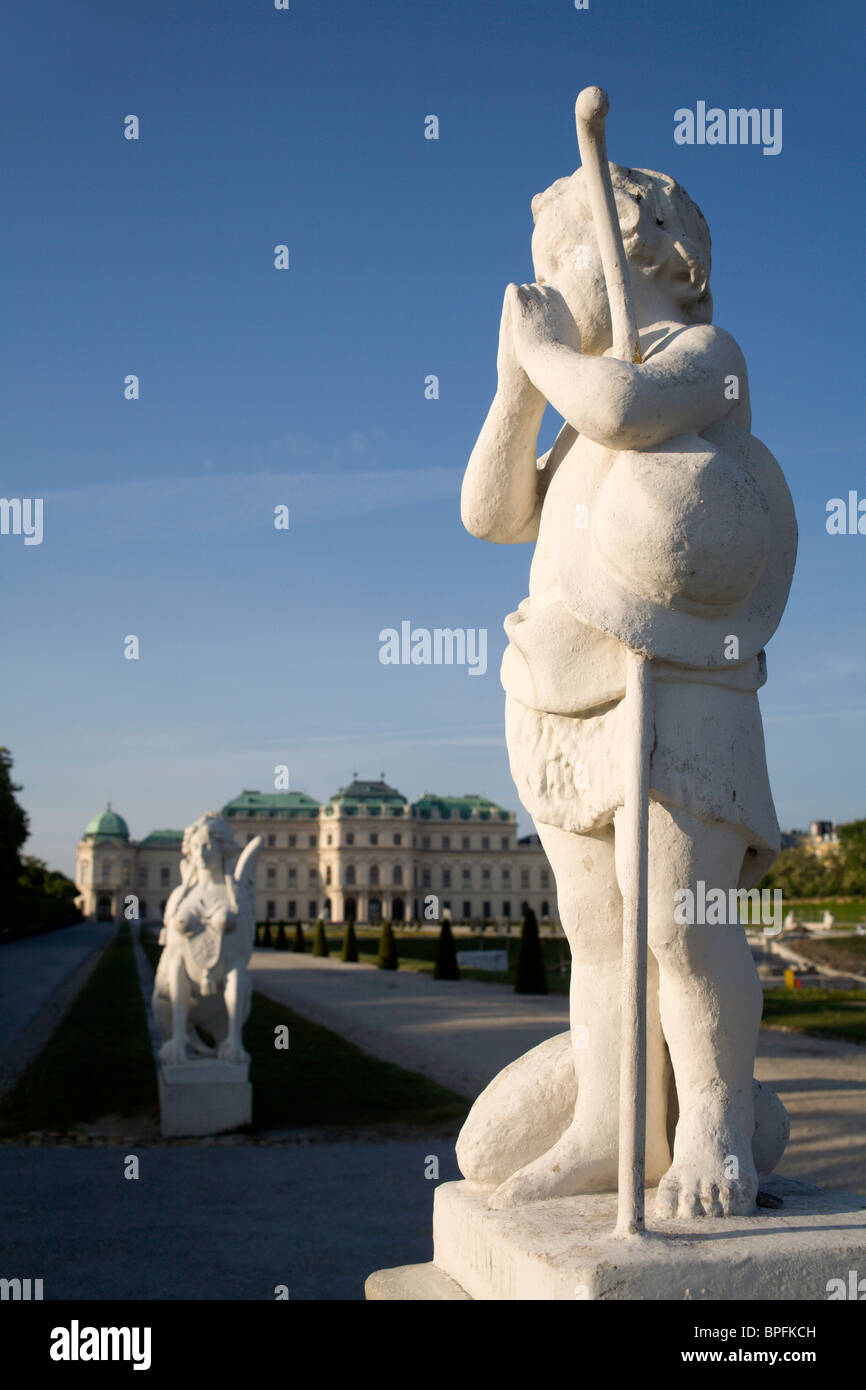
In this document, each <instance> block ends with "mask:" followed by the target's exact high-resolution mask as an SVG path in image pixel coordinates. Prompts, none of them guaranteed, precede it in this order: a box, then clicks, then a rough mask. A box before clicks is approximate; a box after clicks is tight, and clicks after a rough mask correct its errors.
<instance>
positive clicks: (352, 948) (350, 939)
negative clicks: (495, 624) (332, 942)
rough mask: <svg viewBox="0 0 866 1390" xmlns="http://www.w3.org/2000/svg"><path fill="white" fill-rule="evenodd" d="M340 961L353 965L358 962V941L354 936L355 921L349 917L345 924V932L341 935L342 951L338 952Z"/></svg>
mask: <svg viewBox="0 0 866 1390" xmlns="http://www.w3.org/2000/svg"><path fill="white" fill-rule="evenodd" d="M340 959H341V960H344V961H348V962H350V963H353V964H357V962H358V940H357V937H356V936H355V921H354V918H352V917H350V918H349V919H348V921H347V922H346V930H345V931H344V933H343V949H342V951H341V952H340Z"/></svg>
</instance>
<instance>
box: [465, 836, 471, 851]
mask: <svg viewBox="0 0 866 1390" xmlns="http://www.w3.org/2000/svg"><path fill="white" fill-rule="evenodd" d="M463 848H464V849H471V845H470V843H469V836H468V835H464V836H463Z"/></svg>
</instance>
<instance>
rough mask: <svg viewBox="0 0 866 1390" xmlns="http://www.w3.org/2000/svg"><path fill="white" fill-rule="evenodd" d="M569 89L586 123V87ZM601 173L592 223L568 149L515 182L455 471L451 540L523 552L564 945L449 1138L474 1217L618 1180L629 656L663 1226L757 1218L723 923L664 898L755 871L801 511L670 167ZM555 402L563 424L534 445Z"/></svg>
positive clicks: (750, 1001) (740, 955)
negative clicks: (540, 1027)
mask: <svg viewBox="0 0 866 1390" xmlns="http://www.w3.org/2000/svg"><path fill="white" fill-rule="evenodd" d="M588 94H589V96H590V98H591V102H590V105H592V103H593V102H594V103H595V107H594V109H593V110H590V109H589V108H587V116H586V123H587V129H588V128H589V124H588V123H589V122H590V118H592V119H597V113H598V110H599V109H601V107H600V103H599V98H600V97H603V94H599V92H598V89H588ZM585 96H587V94H586V93H585V94H583V95H582V97H581V100H583V99H584V97H585ZM580 110H581V108H580V102H579V103H578V130H579V132H580V129H581V116H580ZM602 119H603V111H602ZM583 148H584V147H583V144H582V145H581V150H582V153H583ZM602 149H603V145H602ZM607 168H608V166H607V160H606V154H605V155H604V163H603V169H604V170H607ZM609 168H610V176H611V178H612V183H613V192H612V196H611V197H610V201H609V207H610V208H611V218H612V220H613V230H611V227H609V226H608V227H604V226H603V225H601V223H602V221H603V219H602V218H601V215H600V214H599V199H598V196H596V195H595V194H593V192H592V188H591V186H590V180H591V179H592V178H593V177H594V175H593V172H592V170H591V169H588V167H587V157H586V155H584V160H583V166H582V167H581V168H580V169H578V171H577V172H576V173H574V174H572V175H571V176H570V177H566V178H562V179H560V180H558V182H556V183H554V184H553V186H552V187H550V188H548V189H547V190H546V191H545V192H544V193H540V194H538V195H537V196H536V197H535V198H534V199H533V202H532V212H533V217H534V221H535V230H534V233H533V237H532V256H533V264H534V269H535V283H533V284H525V285H515V284H512V285H509V286H508V288H507V289H506V291H505V300H504V305H503V310H502V319H501V324H500V331H499V351H498V359H497V368H498V383H497V389H496V395H495V397H494V400H493V404H492V406H491V407H490V411H489V413H488V415H487V419H486V421H485V423H484V426H483V428H482V430H481V433H480V435H479V438H478V441H477V443H476V445H475V448H474V450H473V452H472V456H471V458H470V460H469V465H468V467H467V471H466V476H465V480H464V483H463V492H462V516H463V521H464V524H465V526H466V527H467V528H468V530H469V531H470V532H472V534H473V535H475V536H478V537H481V538H482V539H485V540H489V541H494V542H498V543H500V544H504V545H514V544H520V543H524V544H525V543H531V542H534V543H535V552H534V557H533V560H532V567H531V571H530V577H529V596H528V598H526V599H524V600H523V602H522V603H521V604H520V606H519V608H518V609H517V611H516V612H514V613H512V614H510V615H509V617H508V618H507V619H506V622H505V628H506V632H507V634H508V637H509V646H508V648H507V650H506V653H505V657H504V659H503V663H502V672H501V675H502V683H503V686H504V688H505V691H506V740H507V745H508V751H509V757H510V763H511V771H512V775H513V777H514V780H515V783H516V785H517V788H518V791H519V794H520V798H521V800H522V802H523V804H524V806H525V807H526V808H527V810H528V811H529V812H530V814H531V815H532V818H533V820H534V822H535V826H536V829H537V831H538V834H539V836H540V837H541V841H542V844H543V845H544V848H545V851H546V853H547V856H548V858H549V860H550V863H551V865H552V867H553V870H554V874H555V876H556V883H557V891H558V900H559V912H560V917H561V920H562V924H563V927H564V929H565V931H566V934H567V936H568V939H569V942H570V945H571V951H572V962H573V964H572V983H571V994H570V1021H571V1034H570V1036H569V1034H564V1035H562V1037H561V1038H556V1039H551V1040H550V1041H549V1042H547V1043H544V1044H542V1046H541V1047H539V1048H536V1049H534V1050H533V1051H532V1052H530V1053H528V1054H527V1055H526V1056H525V1057H523V1058H521V1059H519V1060H518V1061H517V1062H515V1063H513V1064H512V1066H510V1067H508V1068H506V1070H505V1071H504V1072H503V1073H501V1074H500V1075H499V1076H498V1077H497V1078H495V1079H494V1081H493V1082H492V1083H491V1085H490V1086H489V1087H488V1089H487V1090H486V1091H485V1092H484V1093H483V1094H482V1095H481V1096H480V1097H479V1098H478V1100H477V1101H476V1104H475V1106H474V1107H473V1110H472V1112H471V1114H470V1116H469V1118H468V1120H467V1122H466V1125H465V1126H464V1129H463V1131H462V1133H461V1136H460V1139H459V1141H458V1149H457V1153H458V1160H459V1163H460V1167H461V1170H462V1172H463V1174H464V1176H465V1177H466V1178H467V1180H469V1181H470V1182H471V1183H473V1184H476V1185H478V1186H483V1187H486V1188H488V1189H490V1192H491V1195H490V1203H489V1204H490V1206H492V1207H494V1208H501V1207H507V1206H514V1205H517V1204H521V1203H525V1202H531V1201H535V1200H538V1199H542V1198H549V1197H561V1196H570V1195H575V1194H578V1193H584V1192H597V1191H608V1192H609V1191H614V1190H616V1188H617V1180H618V1172H617V1162H618V1141H619V1120H618V1096H619V1083H620V1042H621V1038H620V1029H621V973H622V970H623V969H624V962H623V958H622V957H623V950H622V942H623V901H622V894H623V892H624V891H625V888H624V884H625V883H626V880H628V879H629V877H630V875H631V866H632V859H631V857H630V856H631V850H630V848H629V846H630V844H631V829H630V828H628V827H627V826H626V825H625V823H624V820H623V817H624V814H625V805H626V801H627V795H626V787H627V785H628V779H629V777H630V776H631V775H632V771H631V768H630V764H629V762H628V759H629V757H630V753H629V749H630V748H631V747H632V745H633V743H634V739H633V735H632V732H631V723H632V721H633V718H634V708H636V707H633V706H630V705H629V703H628V702H627V701H626V699H625V696H626V686H627V672H628V671H629V669H630V667H629V662H630V661H632V662H634V661H638V662H642V663H643V669H644V670H645V671H649V672H650V673H651V679H652V692H653V696H652V704H651V706H650V705H647V706H646V707H645V709H646V710H648V711H649V714H648V716H647V717H648V729H647V732H646V750H647V757H648V759H649V762H648V774H647V778H646V787H647V788H648V807H647V808H645V825H646V839H647V840H648V847H649V848H648V889H647V892H646V896H645V902H646V916H647V919H648V937H649V959H648V966H647V1000H648V1007H647V1017H648V1021H647V1039H646V1176H647V1180H648V1183H649V1184H651V1185H655V1184H658V1197H657V1214H659V1215H661V1216H667V1217H692V1216H698V1215H702V1214H707V1215H714V1216H723V1215H734V1214H742V1213H745V1212H749V1211H751V1210H752V1209H753V1207H754V1203H755V1198H756V1195H757V1192H758V1171H759V1170H760V1172H761V1173H762V1174H764V1173H768V1172H769V1171H770V1170H771V1169H772V1167H773V1166H774V1165H775V1163H776V1162H777V1160H778V1158H779V1156H780V1154H781V1151H782V1148H783V1147H784V1143H785V1141H786V1138H787V1122H786V1116H785V1112H784V1109H783V1107H782V1106H781V1103H780V1102H779V1101H778V1099H777V1098H776V1097H775V1095H774V1094H773V1093H772V1092H771V1091H769V1090H768V1088H766V1087H762V1086H759V1085H758V1083H757V1082H753V1067H754V1058H755V1049H756V1044H757V1037H758V1027H759V1023H760V1018H761V1006H762V995H761V987H760V984H759V982H758V976H757V971H756V969H755V965H754V962H753V959H752V955H751V952H750V950H749V946H748V944H747V941H746V937H745V933H744V931H743V929H742V927H741V926H740V925H739V923H738V922H736V921H735V922H730V921H728V922H725V921H724V920H722V921H719V919H718V914H717V913H716V914H715V920H711V919H710V914H707V921H706V922H702V921H694V920H689V919H688V912H687V911H685V912H684V911H683V906H682V905H683V902H684V901H687V899H688V894H689V893H691V895H692V898H691V901H692V902H693V903H694V902H695V901H697V900H700V901H701V902H702V903H703V902H704V901H705V900H706V898H705V897H702V896H701V895H700V893H699V892H698V891H697V885H698V884H700V883H702V884H703V886H704V887H705V889H706V892H707V893H709V890H710V889H721V890H724V893H725V897H726V901H727V895H728V890H730V889H737V888H743V889H747V888H750V887H753V886H754V885H756V884H757V883H758V881H759V880H760V879H761V877H762V876H763V874H764V873H765V872H766V871H767V869H768V868H769V866H770V864H772V862H773V860H774V859H775V857H776V855H777V853H778V851H779V846H780V837H779V828H778V825H777V821H776V816H775V812H774V808H773V801H772V797H771V793H770V787H769V782H768V778H767V771H766V758H765V752H764V740H763V731H762V725H761V715H760V709H759V706H758V696H757V691H758V689H759V688H760V686H761V685H763V683H764V681H765V679H766V665H765V657H764V650H763V648H764V645H765V643H766V642H767V641H768V639H769V638H770V637H771V636H772V634H773V632H774V630H775V628H776V626H777V625H778V622H779V619H780V617H781V614H782V611H783V609H784V606H785V603H786V600H787V595H788V590H789V587H790V582H791V577H792V573H793V567H794V560H795V554H796V524H795V519H794V512H793V506H792V502H791V498H790V495H789V492H788V488H787V486H786V484H785V480H784V477H783V475H782V472H781V470H780V468H779V466H778V464H777V463H776V460H775V459H774V458H773V457H772V455H771V454H770V453H769V451H768V450H767V449H766V448H765V446H764V445H763V444H762V443H760V441H759V440H757V439H756V438H755V437H754V436H753V435H752V434H751V432H750V421H751V407H750V400H749V381H748V374H747V370H746V364H745V361H744V358H743V354H742V352H741V350H740V348H739V347H738V345H737V343H736V342H735V340H734V339H733V338H732V337H731V335H730V334H729V333H727V332H726V331H725V330H724V329H722V328H719V327H716V326H714V325H713V323H712V300H711V297H710V290H709V274H710V235H709V230H708V228H707V225H706V223H705V221H704V218H703V216H702V214H701V212H700V210H699V209H698V208H697V207H696V206H695V204H694V203H693V202H692V201H691V199H690V198H689V197H688V195H687V194H686V193H685V191H684V190H683V189H682V188H681V187H680V186H679V185H678V184H677V183H675V182H674V180H673V179H672V178H669V177H667V176H666V175H664V174H659V173H654V172H652V171H650V170H645V169H627V168H623V167H620V166H618V165H610V166H609ZM595 177H596V180H597V185H598V171H596V174H595ZM604 177H605V178H607V174H606V173H605V175H604ZM617 222H618V230H617V225H616V224H617ZM620 236H621V241H620V242H619V245H620V246H623V245H624V253H625V254H624V257H623V260H622V262H621V266H622V271H623V275H622V283H621V284H620V285H619V291H620V292H621V296H622V297H623V299H624V300H627V299H628V297H629V296H630V304H629V305H628V307H629V309H631V306H632V305H633V314H634V321H635V322H636V329H637V341H636V342H631V341H629V340H628V335H627V334H626V335H625V337H624V336H623V334H624V331H623V326H622V325H623V322H624V320H623V317H622V314H621V313H619V312H618V311H617V312H615V311H614V310H615V295H614V293H613V291H614V289H615V288H616V285H615V274H614V272H613V271H612V270H611V264H612V263H613V262H612V256H613V252H612V251H611V252H609V253H608V251H606V250H605V238H607V240H608V242H609V243H610V244H611V245H612V244H613V242H614V241H618V240H619V238H620ZM613 249H614V250H615V249H616V248H615V247H614V248H613ZM614 270H615V267H614ZM548 402H549V403H550V404H551V405H552V406H553V407H554V409H555V410H556V411H557V412H558V413H559V414H560V415H561V416H562V417H563V419H564V424H563V426H562V428H561V430H560V433H559V435H558V438H557V439H556V442H555V444H554V445H553V448H552V449H550V450H549V451H548V452H547V453H546V454H545V455H544V456H543V457H542V458H539V459H538V460H536V453H537V449H536V443H537V437H538V433H539V427H540V425H541V419H542V415H543V413H544V410H545V407H546V405H547V404H548ZM650 750H651V753H650ZM627 859H628V863H627ZM684 894H685V898H684V896H683V895H684ZM693 915H694V914H692V916H693Z"/></svg>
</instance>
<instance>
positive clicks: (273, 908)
mask: <svg viewBox="0 0 866 1390" xmlns="http://www.w3.org/2000/svg"><path fill="white" fill-rule="evenodd" d="M276 915H277V905H276V903H270V902H269V903H268V907H267V918H268V921H269V922H272V921H273V920H274V918H275V917H276Z"/></svg>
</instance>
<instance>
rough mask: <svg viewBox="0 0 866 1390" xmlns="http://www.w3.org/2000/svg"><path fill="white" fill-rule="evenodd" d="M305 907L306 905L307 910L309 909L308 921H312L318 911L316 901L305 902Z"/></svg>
mask: <svg viewBox="0 0 866 1390" xmlns="http://www.w3.org/2000/svg"><path fill="white" fill-rule="evenodd" d="M307 907H308V908H309V910H310V921H312V919H313V918H314V917H317V916H318V911H319V909H318V904H317V903H314V902H312V901H310V902H308V903H307Z"/></svg>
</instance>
